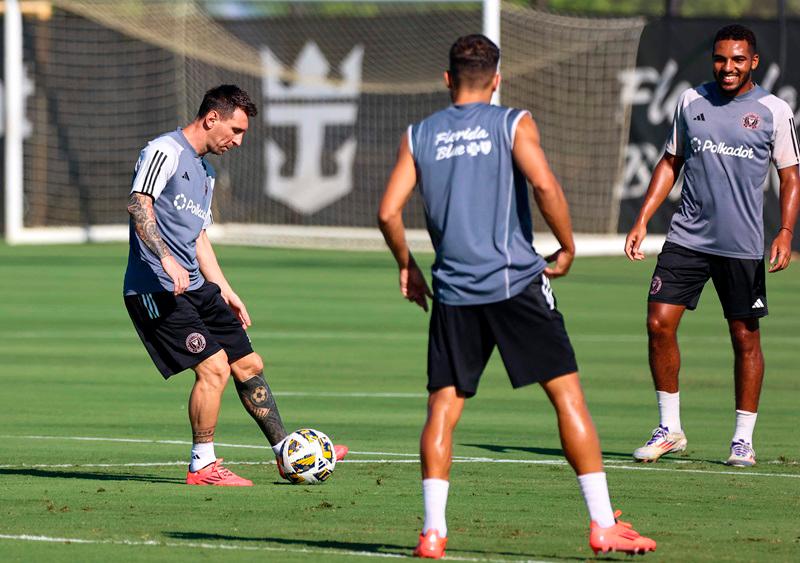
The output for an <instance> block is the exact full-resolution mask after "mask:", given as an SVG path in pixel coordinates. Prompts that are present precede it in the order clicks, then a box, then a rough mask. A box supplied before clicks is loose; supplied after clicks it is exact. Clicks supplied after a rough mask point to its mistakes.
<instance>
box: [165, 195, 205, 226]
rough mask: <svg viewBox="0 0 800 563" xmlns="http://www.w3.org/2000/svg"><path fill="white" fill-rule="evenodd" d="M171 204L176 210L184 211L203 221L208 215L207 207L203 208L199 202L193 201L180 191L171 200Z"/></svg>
mask: <svg viewBox="0 0 800 563" xmlns="http://www.w3.org/2000/svg"><path fill="white" fill-rule="evenodd" d="M172 205H174V206H175V209H177V210H178V211H186V212H187V213H191V214H192V215H194V216H195V217H199V218H200V219H202V220H203V221H205V220H206V217H207V216H208V210H207V209H203V207H202V206H201V204H200V203H195V202H194V200H192V199H189V198H187V197H186V195H185V194H182V193H180V194H178V195H176V196H175V199H174V200H172Z"/></svg>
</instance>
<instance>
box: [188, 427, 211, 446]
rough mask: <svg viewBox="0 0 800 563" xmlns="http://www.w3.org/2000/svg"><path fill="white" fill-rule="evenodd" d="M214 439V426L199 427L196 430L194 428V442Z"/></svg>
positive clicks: (202, 442)
mask: <svg viewBox="0 0 800 563" xmlns="http://www.w3.org/2000/svg"><path fill="white" fill-rule="evenodd" d="M213 441H214V427H211V428H199V429H197V430H195V429H194V428H192V443H194V444H207V443H208V442H213Z"/></svg>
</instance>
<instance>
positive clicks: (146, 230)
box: [128, 192, 171, 258]
mask: <svg viewBox="0 0 800 563" xmlns="http://www.w3.org/2000/svg"><path fill="white" fill-rule="evenodd" d="M128 213H130V215H131V217H132V218H133V226H134V228H135V229H136V233H137V234H138V235H139V238H140V239H142V242H144V244H145V245H146V246H147V248H149V249H150V250H152V251H153V254H155V255H156V256H158V257H159V258H164V257H165V256H171V253H170V251H169V248H167V243H165V242H164V239H162V238H161V235H159V234H158V227H157V226H156V213H155V211H154V210H153V199H152V198H151V197H150V196H149V195H145V194H140V193H138V192H134V193H132V194H131V197H130V199H129V200H128Z"/></svg>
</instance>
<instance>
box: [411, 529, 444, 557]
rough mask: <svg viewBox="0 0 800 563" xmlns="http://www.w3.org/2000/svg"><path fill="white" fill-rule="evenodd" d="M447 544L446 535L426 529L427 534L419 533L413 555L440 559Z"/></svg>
mask: <svg viewBox="0 0 800 563" xmlns="http://www.w3.org/2000/svg"><path fill="white" fill-rule="evenodd" d="M446 545H447V537H442V536H440V535H439V532H438V531H436V530H428V533H427V534H424V535H423V534H420V535H419V543H418V544H417V547H416V548H415V549H414V557H425V558H427V559H441V558H442V557H444V548H445V546H446Z"/></svg>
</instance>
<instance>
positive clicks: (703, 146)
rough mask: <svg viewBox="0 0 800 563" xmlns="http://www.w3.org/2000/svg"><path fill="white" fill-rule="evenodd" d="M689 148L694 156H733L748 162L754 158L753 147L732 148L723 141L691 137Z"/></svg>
mask: <svg viewBox="0 0 800 563" xmlns="http://www.w3.org/2000/svg"><path fill="white" fill-rule="evenodd" d="M691 146H692V152H694V153H695V154H699V153H703V152H711V153H713V154H718V155H721V156H733V157H736V158H746V159H749V160H752V159H753V158H755V152H753V147H748V146H747V145H738V146H734V145H729V144H727V143H726V142H725V141H719V142H715V141H712V140H711V139H699V138H698V137H692V141H691Z"/></svg>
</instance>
